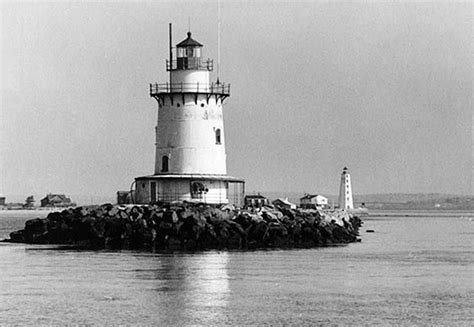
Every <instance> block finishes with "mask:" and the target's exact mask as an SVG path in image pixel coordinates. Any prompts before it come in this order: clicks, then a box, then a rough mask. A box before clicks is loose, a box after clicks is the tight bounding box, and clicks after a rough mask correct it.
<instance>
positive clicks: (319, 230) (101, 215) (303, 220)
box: [5, 204, 362, 251]
mask: <svg viewBox="0 0 474 327" xmlns="http://www.w3.org/2000/svg"><path fill="white" fill-rule="evenodd" d="M361 225H362V221H361V220H360V218H358V217H357V216H353V215H349V214H347V213H345V212H343V211H340V212H332V213H328V212H322V211H317V210H299V209H296V210H290V209H285V208H278V209H276V208H271V207H264V208H262V209H259V210H254V209H249V210H237V209H234V208H233V207H231V206H223V207H221V208H215V207H211V206H206V205H197V204H175V205H164V206H158V205H149V206H127V207H119V206H113V205H111V204H104V205H101V206H97V207H79V208H71V209H65V210H63V211H61V212H53V213H50V214H49V215H48V216H47V217H46V218H42V219H41V218H36V219H31V220H28V221H27V222H26V223H25V228H24V229H22V230H19V231H15V232H12V233H10V239H9V240H5V241H7V242H16V243H29V244H67V245H76V246H80V247H87V248H94V249H104V248H106V249H151V250H164V251H197V250H210V249H220V250H221V249H242V250H246V249H264V248H309V247H317V246H326V245H332V244H341V243H350V242H356V241H358V240H359V239H358V238H357V236H358V231H359V227H360V226H361Z"/></svg>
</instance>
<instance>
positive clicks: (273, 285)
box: [0, 213, 474, 326]
mask: <svg viewBox="0 0 474 327" xmlns="http://www.w3.org/2000/svg"><path fill="white" fill-rule="evenodd" d="M33 215H34V216H40V215H45V214H37V213H34V214H33ZM430 215H431V216H430ZM30 217H31V213H30V215H28V214H27V215H26V216H25V215H21V214H16V215H14V214H11V213H8V214H6V213H2V214H1V215H0V239H3V238H6V237H7V236H8V233H9V232H10V231H12V230H16V229H20V228H22V227H23V224H24V221H25V220H26V219H28V218H30ZM367 229H373V230H375V233H366V232H365V231H366V230H367ZM361 237H362V239H363V241H362V243H357V244H350V245H348V246H343V247H332V248H319V249H310V250H291V251H256V252H203V253H194V254H186V253H181V254H156V253H138V252H131V251H124V252H107V251H99V252H91V251H73V250H57V249H54V248H53V247H51V246H32V245H17V244H5V243H0V324H22V325H23V324H28V325H37V324H43V325H45V324H46V325H49V324H60V325H61V324H101V325H102V324H141V325H151V324H155V325H223V324H231V325H248V324H259V325H262V324H268V325H318V324H320V325H374V324H376V325H377V324H378V325H444V326H460V325H461V326H463V325H466V326H468V325H474V309H473V308H474V215H473V214H472V213H471V214H469V213H451V214H444V215H442V216H432V214H429V215H428V216H423V215H422V216H420V215H416V216H413V215H408V216H403V217H393V216H387V217H379V218H377V217H370V218H368V219H367V220H366V221H365V225H364V226H363V228H362V230H361Z"/></svg>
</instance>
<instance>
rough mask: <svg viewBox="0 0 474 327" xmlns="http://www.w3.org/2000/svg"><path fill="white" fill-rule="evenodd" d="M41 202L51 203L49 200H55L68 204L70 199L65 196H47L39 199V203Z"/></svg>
mask: <svg viewBox="0 0 474 327" xmlns="http://www.w3.org/2000/svg"><path fill="white" fill-rule="evenodd" d="M43 200H48V201H51V200H55V201H58V200H59V201H64V202H69V201H71V199H69V198H68V197H67V196H66V195H65V194H51V193H49V194H47V195H46V196H45V197H44V198H43V199H41V201H43Z"/></svg>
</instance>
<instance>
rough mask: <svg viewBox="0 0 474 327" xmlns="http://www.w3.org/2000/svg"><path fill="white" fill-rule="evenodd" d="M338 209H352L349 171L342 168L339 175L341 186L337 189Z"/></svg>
mask: <svg viewBox="0 0 474 327" xmlns="http://www.w3.org/2000/svg"><path fill="white" fill-rule="evenodd" d="M339 209H343V210H347V209H354V204H353V201H352V186H351V175H350V174H349V169H347V167H344V169H343V170H342V174H341V185H340V188H339Z"/></svg>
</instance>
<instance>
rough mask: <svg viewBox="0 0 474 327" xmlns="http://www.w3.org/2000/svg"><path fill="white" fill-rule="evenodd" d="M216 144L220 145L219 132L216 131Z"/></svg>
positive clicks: (218, 130)
mask: <svg viewBox="0 0 474 327" xmlns="http://www.w3.org/2000/svg"><path fill="white" fill-rule="evenodd" d="M216 144H221V130H220V129H219V128H218V129H216Z"/></svg>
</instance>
